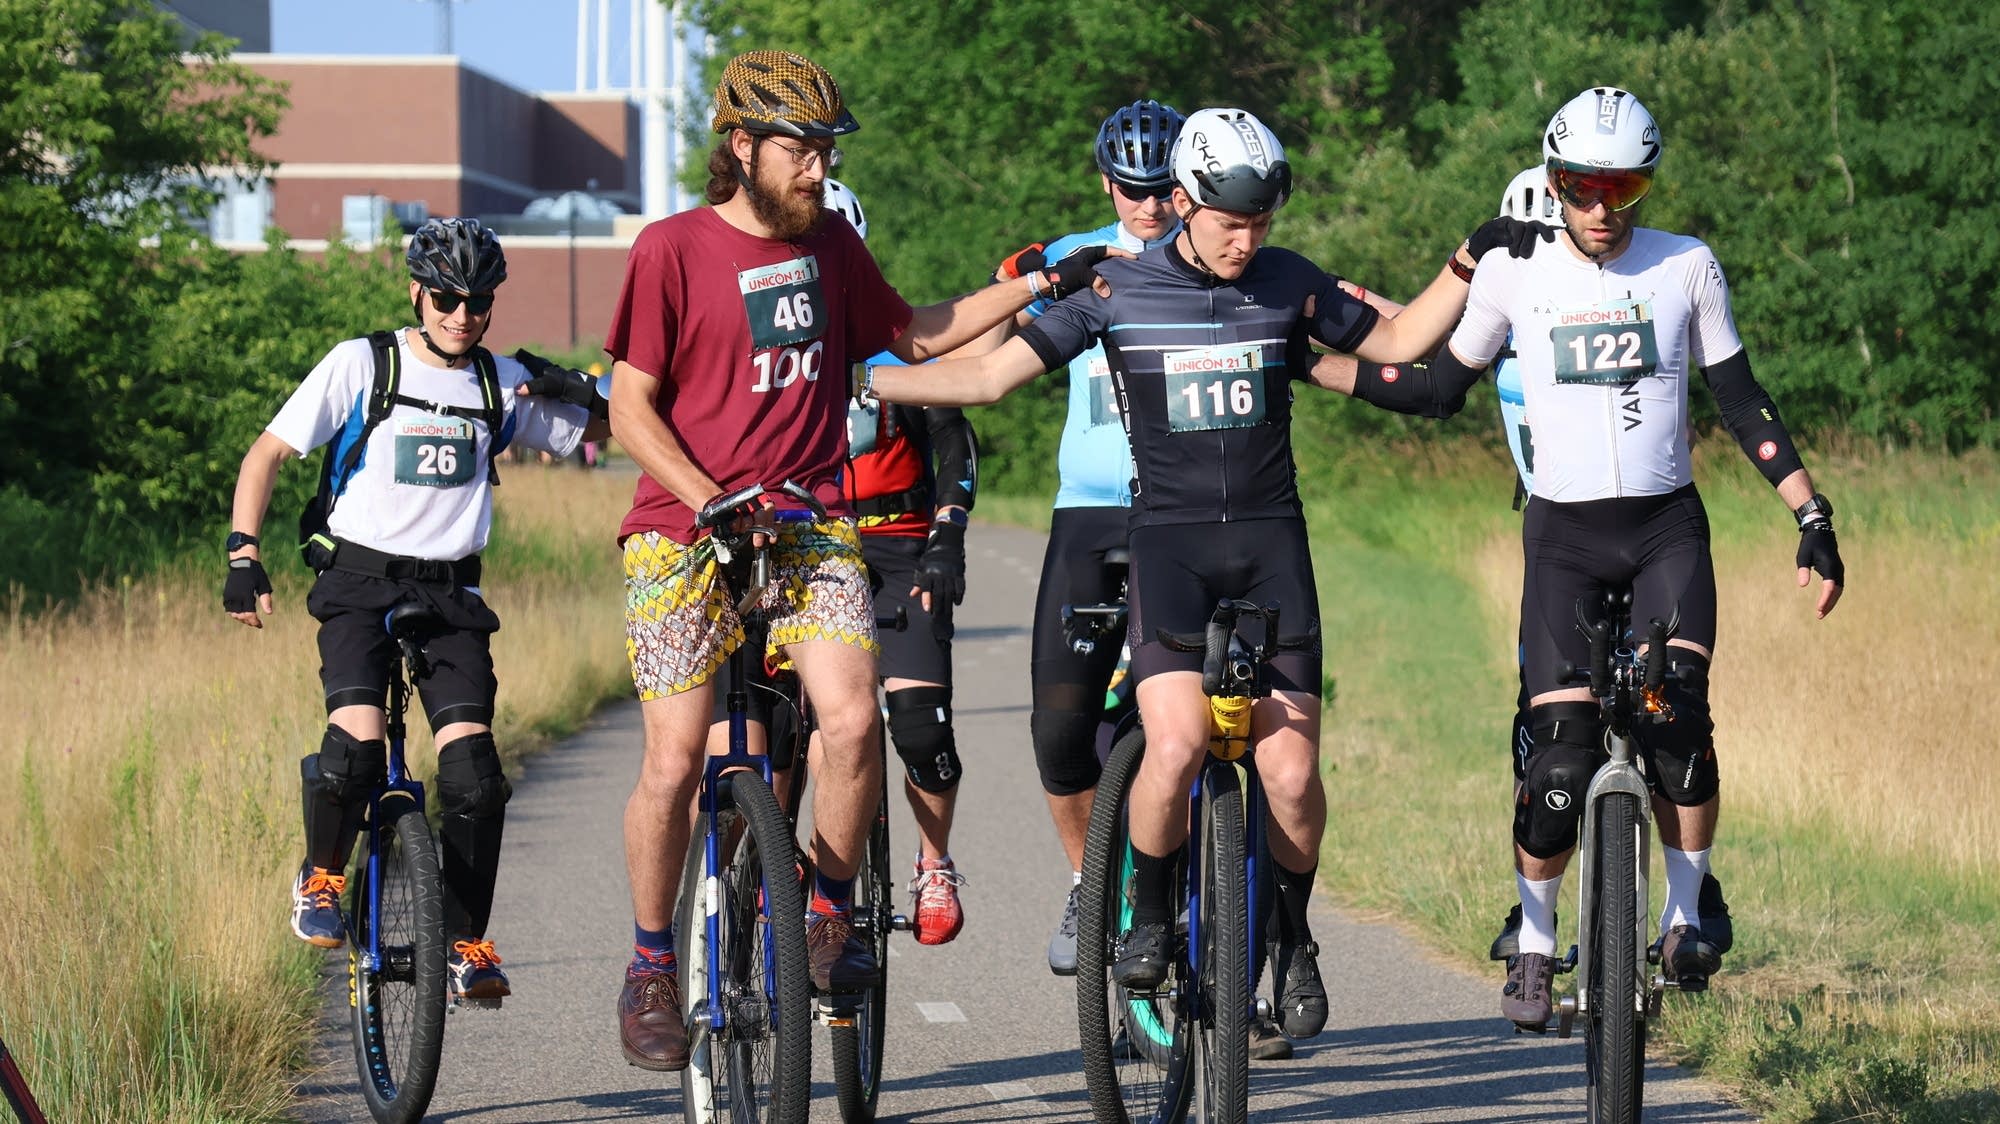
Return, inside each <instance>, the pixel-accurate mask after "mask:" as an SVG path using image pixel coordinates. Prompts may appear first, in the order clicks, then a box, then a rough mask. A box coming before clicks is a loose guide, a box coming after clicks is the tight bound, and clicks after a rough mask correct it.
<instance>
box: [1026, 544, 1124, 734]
mask: <svg viewBox="0 0 2000 1124" xmlns="http://www.w3.org/2000/svg"><path fill="white" fill-rule="evenodd" d="M1130 516H1131V511H1130V510H1129V509H1127V508H1123V507H1059V508H1056V509H1055V513H1054V514H1053V515H1052V516H1051V517H1050V519H1049V545H1048V550H1047V551H1046V552H1045V553H1044V554H1043V555H1042V582H1041V586H1040V587H1039V589H1037V591H1036V593H1035V635H1034V643H1033V646H1032V648H1031V651H1032V652H1033V655H1032V656H1030V663H1029V677H1030V679H1031V680H1032V682H1033V684H1034V695H1035V706H1036V707H1037V708H1038V709H1056V710H1073V709H1075V710H1089V711H1090V712H1092V713H1095V712H1096V711H1097V710H1099V709H1101V708H1102V707H1103V705H1104V689H1105V687H1106V685H1107V684H1109V683H1110V682H1111V672H1112V670H1113V669H1115V668H1116V667H1117V666H1118V645H1117V644H1114V643H1110V642H1099V643H1098V644H1097V645H1096V646H1095V647H1094V648H1091V649H1090V650H1088V651H1083V652H1079V651H1077V650H1076V649H1075V648H1074V647H1072V646H1071V644H1070V641H1069V637H1067V636H1065V635H1063V621H1062V614H1063V609H1064V608H1065V607H1067V606H1071V605H1104V604H1109V603H1111V602H1114V601H1116V600H1117V599H1118V596H1119V594H1121V593H1123V592H1124V591H1125V567H1124V566H1113V565H1111V564H1110V563H1108V562H1106V561H1105V558H1104V556H1105V554H1106V553H1107V552H1109V551H1112V550H1124V549H1125V543H1126V524H1127V523H1128V522H1129V519H1130ZM1071 688H1075V689H1074V690H1072V689H1071ZM1057 698H1060V699H1062V700H1064V701H1067V700H1069V699H1072V698H1073V699H1075V700H1077V701H1078V702H1079V703H1080V706H1079V707H1074V708H1073V707H1065V706H1062V705H1060V704H1059V703H1057V702H1056V701H1055V700H1056V699H1057Z"/></svg>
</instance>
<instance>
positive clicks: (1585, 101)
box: [1542, 86, 1660, 172]
mask: <svg viewBox="0 0 2000 1124" xmlns="http://www.w3.org/2000/svg"><path fill="white" fill-rule="evenodd" d="M1542 159H1543V160H1544V161H1545V162H1554V161H1559V162H1561V163H1563V164H1566V165H1569V166H1570V167H1571V168H1572V169H1576V170H1584V169H1591V168H1602V169H1610V170H1615V171H1626V172H1651V171H1652V170H1653V169H1655V168H1657V167H1658V166H1659V164H1660V127H1659V126H1658V125H1656V124H1654V123H1653V115H1652V114H1650V113H1648V112H1646V107H1645V106H1643V105H1640V104H1639V99H1638V98H1635V97H1633V96H1632V95H1631V94H1630V93H1628V92H1626V91H1624V90H1621V89H1619V88H1618V87H1616V86H1597V87H1594V88H1592V89H1588V90H1585V91H1584V92H1582V93H1580V94H1578V95H1576V96H1575V97H1573V98H1571V99H1569V101H1568V102H1566V103H1565V104H1564V105H1563V107H1562V108H1561V109H1558V110H1556V115H1555V116H1554V117H1552V118H1550V119H1549V127H1548V130H1547V131H1546V132H1544V133H1543V134H1542Z"/></svg>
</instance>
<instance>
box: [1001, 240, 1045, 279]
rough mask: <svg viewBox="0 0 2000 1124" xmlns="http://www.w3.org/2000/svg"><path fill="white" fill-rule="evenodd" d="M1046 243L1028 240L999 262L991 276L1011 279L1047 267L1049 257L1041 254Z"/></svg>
mask: <svg viewBox="0 0 2000 1124" xmlns="http://www.w3.org/2000/svg"><path fill="white" fill-rule="evenodd" d="M1046 245H1048V243H1046V242H1030V243H1028V244H1027V245H1026V246H1023V247H1021V248H1020V249H1018V250H1016V251H1014V252H1013V253H1012V254H1009V255H1008V256H1007V260H1006V261H1003V262H1001V263H1000V268H999V269H996V270H994V271H993V276H994V277H996V278H998V279H999V280H1001V281H1012V280H1015V279H1016V278H1019V277H1022V276H1025V275H1027V274H1030V273H1033V272H1034V271H1036V270H1038V269H1046V268H1048V264H1049V259H1048V258H1047V257H1046V256H1044V255H1043V254H1042V248H1043V247H1044V246H1046Z"/></svg>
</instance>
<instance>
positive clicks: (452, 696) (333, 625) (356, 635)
mask: <svg viewBox="0 0 2000 1124" xmlns="http://www.w3.org/2000/svg"><path fill="white" fill-rule="evenodd" d="M405 601H416V602H419V603H422V604H425V605H428V606H430V607H431V608H432V609H433V610H435V611H436V612H437V614H438V616H439V618H440V619H442V620H443V622H444V625H445V628H444V631H443V632H441V633H440V634H438V635H437V636H435V637H432V638H431V639H429V640H428V641H426V642H425V643H424V646H423V650H424V656H425V658H426V659H428V660H429V662H430V665H431V672H430V674H429V675H428V676H426V677H424V678H423V679H420V680H418V681H417V695H418V697H419V698H420V699H421V700H422V702H423V707H424V713H425V714H426V715H428V716H429V717H430V720H431V726H432V728H433V729H436V728H439V727H442V726H444V725H446V724H448V723H451V722H477V723H480V724H481V725H491V724H492V722H493V698H494V695H495V693H496V692H497V690H498V688H499V683H498V681H497V680H495V679H494V677H493V653H492V650H491V648H490V642H491V637H492V635H493V633H495V632H498V631H499V630H500V618H499V617H497V616H495V615H494V613H493V610H492V609H490V608H488V607H487V606H486V602H485V600H484V599H483V598H481V597H480V595H479V593H478V591H477V590H473V589H469V588H466V587H463V586H454V585H449V584H433V583H429V582H419V581H412V580H409V579H403V578H377V577H370V576H368V575H366V574H357V573H354V572H352V571H348V570H338V569H335V570H328V571H326V572H325V573H323V574H321V575H320V576H319V580H317V581H315V582H314V583H313V587H312V592H310V593H309V594H307V595H306V611H307V612H309V613H311V614H312V616H313V619H314V620H317V621H319V662H320V668H319V677H320V683H321V684H322V686H324V687H325V689H326V709H327V713H329V714H331V713H332V712H333V711H335V710H336V709H338V708H340V707H343V706H375V707H379V706H382V705H384V703H385V701H386V697H387V694H388V685H389V664H390V661H391V659H392V658H393V657H394V655H395V651H396V643H395V641H393V640H391V639H390V638H389V633H388V631H387V630H386V629H385V628H384V627H383V617H384V616H385V615H387V613H388V612H389V610H390V609H392V608H394V607H395V606H397V605H399V604H401V603H403V602H405Z"/></svg>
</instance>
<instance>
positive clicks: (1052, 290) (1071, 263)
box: [1042, 246, 1109, 300]
mask: <svg viewBox="0 0 2000 1124" xmlns="http://www.w3.org/2000/svg"><path fill="white" fill-rule="evenodd" d="M1108 253H1109V249H1108V248H1107V247H1104V246H1085V247H1084V248H1083V249H1081V250H1078V251H1077V252H1076V253H1073V254H1071V255H1070V256H1068V257H1066V258H1064V259H1063V260H1061V261H1059V262H1057V263H1056V264H1054V265H1052V266H1049V267H1048V268H1047V269H1044V270H1043V271H1042V272H1043V273H1044V274H1046V275H1047V276H1048V279H1049V292H1048V295H1049V298H1050V299H1051V300H1061V299H1063V298H1064V297H1066V296H1069V295H1070V294H1071V293H1074V292H1077V291H1079V290H1081V289H1083V288H1085V287H1087V286H1088V285H1089V284H1090V283H1091V281H1092V280H1093V279H1094V278H1095V277H1096V276H1097V272H1096V271H1097V264H1098V263H1099V262H1101V261H1103V260H1104V259H1105V257H1106V256H1107V255H1108Z"/></svg>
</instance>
